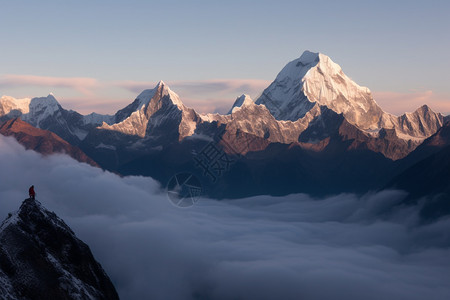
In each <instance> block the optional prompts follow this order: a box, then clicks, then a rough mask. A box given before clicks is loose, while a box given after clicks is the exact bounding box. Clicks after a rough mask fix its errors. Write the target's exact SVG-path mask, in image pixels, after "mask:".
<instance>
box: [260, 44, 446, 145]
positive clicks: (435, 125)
mask: <svg viewBox="0 0 450 300" xmlns="http://www.w3.org/2000/svg"><path fill="white" fill-rule="evenodd" d="M256 103H257V104H264V105H265V106H266V107H267V108H268V109H269V110H270V111H271V113H272V114H273V115H274V116H275V117H276V118H277V120H291V121H295V120H298V119H301V118H303V117H304V116H305V114H306V113H307V112H308V111H309V110H310V109H311V108H312V107H313V105H314V103H317V104H319V105H321V106H326V107H327V108H329V109H331V110H333V111H334V112H336V113H338V114H343V116H344V117H345V119H346V120H347V121H348V122H349V123H350V124H353V125H355V126H357V127H358V128H359V129H360V130H362V131H364V132H366V133H367V134H369V135H373V134H374V133H377V132H379V131H380V129H382V128H385V129H395V132H396V134H397V137H398V138H400V139H403V140H405V141H411V142H412V143H414V144H418V143H420V142H421V141H423V140H424V139H425V138H427V137H429V136H430V135H432V134H434V133H435V132H436V130H437V129H439V128H440V127H441V126H442V124H443V117H442V116H441V115H440V114H436V113H435V112H433V111H432V110H431V109H429V108H428V107H426V108H424V107H422V108H419V109H418V110H417V111H415V112H414V113H410V114H405V115H402V116H400V117H397V116H394V115H391V114H388V113H386V112H384V111H383V110H382V109H381V108H380V107H379V106H378V104H377V103H376V102H375V100H374V99H373V97H372V94H371V92H370V90H369V89H368V88H366V87H361V86H359V85H358V84H356V83H355V82H354V81H353V80H351V79H350V78H349V77H347V76H346V75H345V74H344V72H343V71H342V69H341V67H340V66H339V65H338V64H336V63H334V62H333V61H332V60H331V59H330V58H329V57H328V56H326V55H323V54H321V53H312V52H309V51H305V52H304V53H303V54H302V55H301V57H300V58H298V59H296V60H293V61H291V62H290V63H288V64H287V65H286V66H285V67H284V68H283V69H282V70H281V72H280V73H279V74H278V75H277V77H276V78H275V80H274V81H273V82H272V84H270V86H269V87H268V88H267V89H265V90H264V92H263V93H262V95H261V96H260V97H259V98H258V99H257V100H256Z"/></svg>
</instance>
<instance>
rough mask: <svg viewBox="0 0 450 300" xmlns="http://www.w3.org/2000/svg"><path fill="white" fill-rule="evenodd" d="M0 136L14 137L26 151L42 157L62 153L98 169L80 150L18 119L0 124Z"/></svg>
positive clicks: (51, 133)
mask: <svg viewBox="0 0 450 300" xmlns="http://www.w3.org/2000/svg"><path fill="white" fill-rule="evenodd" d="M0 134H3V135H5V136H13V137H15V138H16V140H17V141H18V142H19V143H20V144H22V145H23V146H25V148H26V149H32V150H35V151H36V152H39V153H41V154H44V155H49V154H53V153H63V154H67V155H69V156H71V157H72V158H74V159H76V160H78V161H79V162H85V163H88V164H90V165H92V166H96V167H98V165H97V163H96V162H95V161H93V160H92V159H91V158H90V157H88V156H87V155H86V154H85V153H84V152H83V151H81V149H80V148H78V147H76V146H72V145H71V144H69V143H68V142H66V141H65V140H63V139H62V138H60V137H59V136H57V135H56V134H54V133H53V132H50V131H48V130H43V129H39V128H36V127H33V126H31V125H30V124H28V123H27V122H24V121H22V120H21V119H19V118H16V119H12V120H9V121H6V122H4V123H2V124H0Z"/></svg>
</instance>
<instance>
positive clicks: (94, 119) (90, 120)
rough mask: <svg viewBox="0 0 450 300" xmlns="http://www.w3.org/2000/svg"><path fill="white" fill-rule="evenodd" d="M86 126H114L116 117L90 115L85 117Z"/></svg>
mask: <svg viewBox="0 0 450 300" xmlns="http://www.w3.org/2000/svg"><path fill="white" fill-rule="evenodd" d="M83 121H84V124H86V125H96V126H98V125H102V124H103V122H105V123H107V124H112V123H113V122H114V116H111V115H101V114H97V113H95V112H93V113H90V114H89V115H84V116H83Z"/></svg>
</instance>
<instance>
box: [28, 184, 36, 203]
mask: <svg viewBox="0 0 450 300" xmlns="http://www.w3.org/2000/svg"><path fill="white" fill-rule="evenodd" d="M28 194H29V195H30V199H33V200H34V197H35V196H36V193H35V192H34V185H32V186H31V187H30V189H29V190H28Z"/></svg>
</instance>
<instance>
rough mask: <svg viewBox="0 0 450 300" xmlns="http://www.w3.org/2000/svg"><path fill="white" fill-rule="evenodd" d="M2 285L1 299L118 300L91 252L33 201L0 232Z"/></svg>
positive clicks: (12, 217)
mask: <svg viewBox="0 0 450 300" xmlns="http://www.w3.org/2000/svg"><path fill="white" fill-rule="evenodd" d="M0 282H1V283H2V284H0V293H1V295H2V296H3V297H4V298H3V299H119V297H118V295H117V292H116V290H115V288H114V286H113V284H112V283H111V281H110V279H109V278H108V276H107V275H106V273H105V271H104V270H103V269H102V267H101V265H100V264H99V263H98V262H97V261H96V260H95V259H94V257H93V256H92V253H91V251H90V249H89V247H88V246H87V245H86V244H85V243H83V242H82V241H81V240H79V239H78V238H77V237H76V236H75V234H74V233H73V231H72V230H71V229H70V228H69V227H68V226H67V225H66V224H65V223H64V221H62V220H61V219H60V218H58V216H56V214H54V213H53V212H50V211H48V210H46V209H45V208H44V207H43V206H42V205H41V204H40V203H39V202H38V201H36V200H31V199H27V200H25V201H24V202H23V203H22V205H21V207H20V209H19V211H18V212H16V213H14V214H10V215H9V216H8V218H7V219H6V220H5V221H4V222H3V223H2V225H1V227H0Z"/></svg>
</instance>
